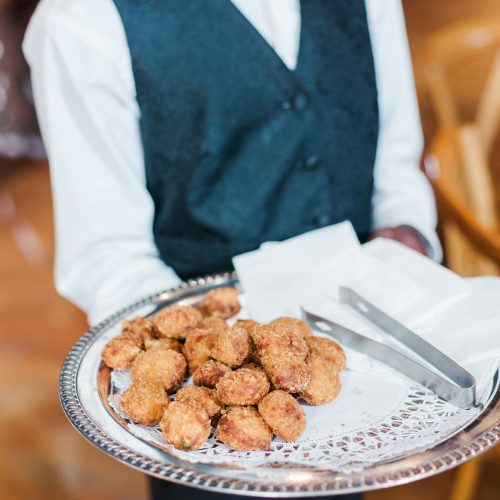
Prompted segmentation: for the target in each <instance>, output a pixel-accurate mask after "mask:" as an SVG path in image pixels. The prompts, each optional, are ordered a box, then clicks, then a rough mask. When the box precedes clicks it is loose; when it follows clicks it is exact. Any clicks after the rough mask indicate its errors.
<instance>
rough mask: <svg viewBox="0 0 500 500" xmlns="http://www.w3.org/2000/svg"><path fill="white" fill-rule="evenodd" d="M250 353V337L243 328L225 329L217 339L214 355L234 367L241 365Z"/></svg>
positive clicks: (213, 350) (218, 359)
mask: <svg viewBox="0 0 500 500" xmlns="http://www.w3.org/2000/svg"><path fill="white" fill-rule="evenodd" d="M249 354H250V337H249V336H248V333H247V332H246V330H243V329H242V328H236V327H233V328H229V329H227V330H224V331H223V332H221V333H220V334H219V335H217V338H216V340H215V343H214V346H213V348H212V357H213V358H214V359H216V360H217V361H220V362H221V363H224V364H225V365H228V366H230V367H232V368H234V367H236V366H240V365H241V364H243V362H244V361H245V360H246V359H247V357H248V355H249Z"/></svg>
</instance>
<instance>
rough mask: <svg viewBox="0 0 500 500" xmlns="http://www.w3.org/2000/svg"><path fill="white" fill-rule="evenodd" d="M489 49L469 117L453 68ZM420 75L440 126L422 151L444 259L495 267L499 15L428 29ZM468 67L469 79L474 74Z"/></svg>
mask: <svg viewBox="0 0 500 500" xmlns="http://www.w3.org/2000/svg"><path fill="white" fill-rule="evenodd" d="M485 54H489V55H490V56H491V60H492V63H491V65H490V66H489V71H488V75H487V78H486V83H485V85H484V87H483V89H482V92H480V94H479V95H477V96H475V98H476V99H475V101H476V109H475V112H474V114H473V118H472V119H465V118H464V117H463V116H462V115H463V113H461V112H460V111H461V110H460V104H461V103H460V102H459V100H458V99H457V97H456V92H455V90H456V88H457V84H458V83H460V82H457V81H456V80H454V79H453V77H452V76H451V74H452V73H453V71H454V70H456V68H460V69H461V70H462V72H463V68H466V67H467V64H468V63H470V62H472V61H476V60H478V59H480V58H484V55H485ZM420 67H421V74H420V75H419V76H420V83H421V84H423V86H424V89H425V91H426V92H427V93H428V95H429V96H430V101H431V103H432V108H433V111H434V114H435V115H436V118H437V124H438V131H437V134H436V136H435V138H434V139H433V140H432V142H431V144H430V148H429V149H428V153H427V155H426V157H425V160H424V162H425V168H426V173H427V175H428V177H429V178H430V180H431V182H432V185H433V187H434V191H435V194H436V200H437V204H438V210H439V215H440V219H441V222H442V226H443V235H444V244H445V252H446V260H447V264H448V266H449V267H450V268H451V269H453V270H454V271H456V272H458V273H459V274H462V275H464V276H473V275H482V274H495V275H496V274H498V272H499V269H500V267H499V266H500V235H499V233H498V229H499V217H498V213H497V208H496V197H495V188H494V183H493V180H492V175H491V169H490V166H489V157H490V155H491V152H492V148H493V145H494V141H495V138H496V135H497V133H498V132H499V128H500V19H490V20H481V21H473V22H466V23H464V24H461V25H459V26H455V27H452V28H448V29H446V30H443V31H441V32H439V33H438V34H436V35H434V36H433V37H431V38H430V39H429V41H428V44H427V47H426V50H425V51H424V53H423V57H422V59H421V65H420ZM474 76H475V75H472V77H471V79H470V81H474Z"/></svg>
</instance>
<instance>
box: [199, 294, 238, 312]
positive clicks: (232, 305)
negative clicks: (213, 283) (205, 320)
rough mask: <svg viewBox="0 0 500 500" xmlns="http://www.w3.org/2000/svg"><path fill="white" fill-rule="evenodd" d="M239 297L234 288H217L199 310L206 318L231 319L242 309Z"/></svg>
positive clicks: (207, 295)
mask: <svg viewBox="0 0 500 500" xmlns="http://www.w3.org/2000/svg"><path fill="white" fill-rule="evenodd" d="M238 295H239V293H238V291H237V290H236V289H234V288H232V287H221V288H215V289H213V290H210V291H209V292H208V293H207V294H206V295H205V297H204V298H203V300H202V302H201V304H200V305H199V309H200V311H202V313H203V314H204V315H205V316H217V317H219V318H223V319H227V318H230V317H231V316H234V315H235V314H236V313H237V312H238V311H239V310H240V308H241V306H240V303H239V301H238Z"/></svg>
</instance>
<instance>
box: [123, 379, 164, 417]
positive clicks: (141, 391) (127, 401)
mask: <svg viewBox="0 0 500 500" xmlns="http://www.w3.org/2000/svg"><path fill="white" fill-rule="evenodd" d="M168 403H169V399H168V397H167V393H166V392H165V389H163V387H162V386H161V384H151V383H148V382H136V383H133V384H132V385H131V386H130V387H129V388H128V389H127V390H126V391H125V392H124V393H123V394H122V396H121V398H120V405H121V407H122V408H123V410H124V411H125V412H126V413H127V415H128V416H129V417H130V419H131V420H133V421H134V422H136V423H138V424H141V425H156V424H158V423H159V422H160V420H161V417H162V416H163V413H164V411H165V410H166V408H167V406H168Z"/></svg>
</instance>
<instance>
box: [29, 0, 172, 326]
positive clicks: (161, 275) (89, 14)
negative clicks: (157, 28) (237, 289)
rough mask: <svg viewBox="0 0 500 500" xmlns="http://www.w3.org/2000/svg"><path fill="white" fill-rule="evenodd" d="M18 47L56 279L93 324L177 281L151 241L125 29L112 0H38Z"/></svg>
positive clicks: (149, 207) (150, 205)
mask: <svg viewBox="0 0 500 500" xmlns="http://www.w3.org/2000/svg"><path fill="white" fill-rule="evenodd" d="M97 4H98V5H97ZM23 49H24V53H25V55H26V58H27V60H28V62H29V64H30V67H31V73H32V84H33V93H34V99H35V104H36V108H37V113H38V118H39V122H40V127H41V131H42V136H43V140H44V144H45V146H46V149H47V153H48V157H49V162H50V171H51V184H52V193H53V202H54V218H55V233H56V234H55V238H56V261H55V282H56V288H57V290H58V292H59V293H60V294H61V295H63V296H65V297H66V298H67V299H69V300H70V301H72V302H73V303H74V304H76V305H77V306H79V307H80V308H81V309H83V310H84V311H86V312H87V314H88V318H89V322H90V323H91V324H95V323H97V322H99V321H100V320H102V319H103V318H105V317H106V316H107V315H109V314H111V313H113V312H115V311H116V310H118V309H120V308H122V307H124V306H126V305H128V304H130V303H131V302H133V301H135V300H138V299H140V298H142V297H144V296H146V295H148V294H151V293H154V292H158V291H160V290H165V289H167V288H169V287H172V286H175V285H177V284H178V283H179V281H180V280H179V278H178V277H177V276H176V274H175V273H174V272H173V270H172V269H171V268H169V267H168V266H166V265H165V264H164V263H163V262H162V260H161V259H160V258H159V255H158V250H157V248H156V246H155V244H154V239H153V234H152V221H153V214H154V205H153V201H152V199H151V197H150V195H149V193H148V191H147V189H146V187H145V171H144V160H143V152H142V145H141V140H140V132H139V125H138V121H139V109H138V105H137V102H136V99H135V88H134V83H133V78H132V70H131V62H130V55H129V52H128V48H127V44H126V39H125V33H124V31H123V26H122V24H121V20H120V19H119V15H118V12H117V11H116V10H115V7H114V5H113V4H112V2H111V1H109V0H105V1H103V0H98V2H96V0H86V1H85V2H63V1H58V0H43V1H42V2H41V4H40V5H39V7H38V9H37V11H36V12H35V14H34V16H33V18H32V20H31V22H30V25H29V27H28V30H27V33H26V36H25V40H24V44H23Z"/></svg>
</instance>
